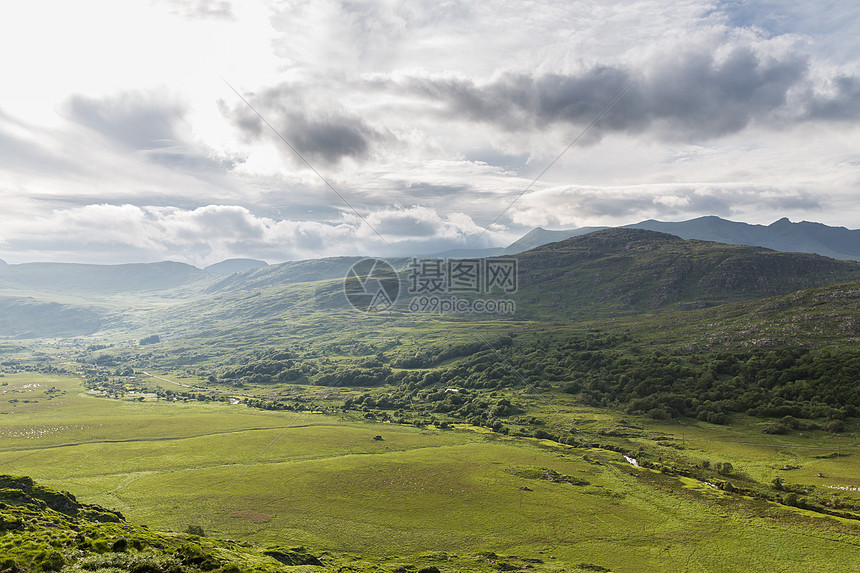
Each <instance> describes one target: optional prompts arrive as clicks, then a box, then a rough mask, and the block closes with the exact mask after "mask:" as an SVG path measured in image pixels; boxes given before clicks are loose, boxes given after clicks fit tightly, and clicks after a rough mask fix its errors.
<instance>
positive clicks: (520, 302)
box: [514, 228, 860, 319]
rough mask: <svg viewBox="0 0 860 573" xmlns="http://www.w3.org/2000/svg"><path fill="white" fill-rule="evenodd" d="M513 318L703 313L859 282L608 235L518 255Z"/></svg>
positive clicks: (756, 251)
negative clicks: (700, 310)
mask: <svg viewBox="0 0 860 573" xmlns="http://www.w3.org/2000/svg"><path fill="white" fill-rule="evenodd" d="M517 259H518V261H519V263H518V264H519V269H518V271H519V291H518V292H517V293H516V295H515V297H514V298H515V300H516V301H517V307H518V308H517V310H518V313H520V314H522V315H524V316H528V317H543V318H550V319H562V318H565V319H584V318H598V317H608V316H618V315H632V314H646V313H653V312H657V311H665V310H684V309H694V308H707V307H710V306H714V305H718V304H724V303H728V302H739V301H745V300H753V299H758V298H764V297H768V296H775V295H781V294H788V293H791V292H794V291H798V290H801V289H805V288H811V287H816V286H823V285H829V284H836V283H842V282H851V281H858V280H860V263H856V262H853V261H838V260H834V259H829V258H826V257H823V256H820V255H814V254H805V253H780V252H776V251H773V250H770V249H765V248H762V247H749V246H739V245H725V244H720V243H714V242H707V241H699V240H685V239H681V238H680V237H677V236H675V235H670V234H667V233H659V232H655V231H646V230H642V229H629V228H618V229H606V230H603V231H596V232H594V233H590V234H588V235H583V236H579V237H573V238H571V239H567V240H565V241H560V242H556V243H550V244H548V245H544V246H542V247H537V248H535V249H532V250H530V251H526V252H524V253H520V254H519V255H518V256H517Z"/></svg>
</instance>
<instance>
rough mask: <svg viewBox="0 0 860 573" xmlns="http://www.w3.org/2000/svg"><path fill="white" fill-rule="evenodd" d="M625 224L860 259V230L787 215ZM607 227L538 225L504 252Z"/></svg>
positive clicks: (687, 236) (679, 234) (683, 235)
mask: <svg viewBox="0 0 860 573" xmlns="http://www.w3.org/2000/svg"><path fill="white" fill-rule="evenodd" d="M624 227H625V228H631V229H645V230H647V231H659V232H661V233H668V234H670V235H675V236H677V237H681V238H682V239H699V240H702V241H714V242H717V243H725V244H727V245H748V246H754V247H766V248H768V249H773V250H775V251H782V252H786V253H815V254H819V255H824V256H825V257H831V258H834V259H842V260H851V261H860V230H849V229H846V228H845V227H829V226H827V225H823V224H821V223H810V222H808V221H803V222H800V223H792V222H791V221H789V220H788V219H787V218H785V217H783V218H782V219H779V220H778V221H776V222H774V223H772V224H770V225H750V224H748V223H738V222H735V221H727V220H725V219H721V218H719V217H713V216H710V217H699V218H697V219H691V220H689V221H681V222H677V223H671V222H668V223H667V222H662V221H655V220H653V219H649V220H647V221H642V222H640V223H634V224H632V225H625V226H624ZM605 228H607V227H583V228H580V229H567V230H561V231H550V230H547V229H543V228H541V227H538V228H536V229H533V230H532V231H530V232H529V233H527V234H526V235H524V236H523V237H522V238H520V239H519V240H517V241H516V242H514V243H512V244H511V245H510V246H508V247H507V248H505V249H503V250H502V252H501V254H505V255H509V254H516V253H522V252H524V251H527V250H529V249H533V248H535V247H538V246H540V245H546V244H548V243H553V242H556V241H563V240H565V239H569V238H571V237H576V236H579V235H584V234H587V233H591V232H593V231H598V230H601V229H605Z"/></svg>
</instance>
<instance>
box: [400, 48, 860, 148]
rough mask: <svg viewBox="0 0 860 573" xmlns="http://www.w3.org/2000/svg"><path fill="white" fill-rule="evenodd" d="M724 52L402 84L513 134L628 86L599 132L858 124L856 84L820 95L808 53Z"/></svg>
mask: <svg viewBox="0 0 860 573" xmlns="http://www.w3.org/2000/svg"><path fill="white" fill-rule="evenodd" d="M717 54H718V52H717V51H716V50H708V51H704V50H700V51H690V52H688V53H683V54H678V55H675V56H674V57H673V59H671V60H667V61H664V62H661V63H660V65H658V66H655V67H654V69H651V70H628V69H624V68H622V67H616V66H595V67H592V68H590V69H588V70H585V71H583V72H580V73H578V74H552V73H549V74H540V75H538V74H527V73H518V74H506V75H503V76H501V77H500V78H498V79H496V80H494V81H492V82H490V83H485V84H479V83H476V82H475V81H473V80H469V79H462V78H443V79H438V78H429V79H428V78H414V79H411V80H407V82H405V84H403V86H402V87H404V88H405V89H407V90H408V91H410V92H412V93H415V94H417V95H420V96H423V97H425V98H427V99H430V100H434V101H438V102H443V103H445V104H447V111H446V113H447V114H449V115H451V116H456V117H464V118H467V119H470V120H473V121H480V122H485V123H492V124H497V125H499V126H501V127H503V128H504V129H507V130H513V131H517V130H532V129H542V128H544V127H546V126H548V125H551V124H556V123H569V124H573V125H587V124H588V123H590V122H591V121H592V120H594V119H595V118H596V117H597V116H598V115H599V114H600V112H601V110H603V109H604V108H605V107H606V106H607V105H608V104H609V103H610V102H611V101H613V100H614V99H615V98H616V97H617V96H618V95H619V94H621V93H622V91H623V90H624V89H625V87H626V86H628V85H630V84H631V83H632V84H633V85H632V88H631V89H630V91H629V92H628V93H627V94H626V95H625V96H624V97H623V98H622V99H621V100H620V101H618V103H617V104H616V105H615V106H614V107H613V108H612V111H611V113H608V114H607V115H606V116H605V117H604V118H603V119H602V120H601V122H600V124H599V125H598V126H597V129H598V130H612V131H623V132H629V133H637V132H641V131H644V130H646V129H654V130H655V131H656V132H658V133H659V135H660V137H662V138H668V139H672V138H689V137H695V138H704V139H707V138H713V137H719V136H723V135H728V134H732V133H736V132H738V131H741V130H743V129H744V128H746V127H747V126H749V125H750V124H752V123H761V124H767V125H771V126H782V125H785V123H786V122H789V123H792V122H800V121H807V120H819V119H832V120H857V119H860V113H858V112H860V81H858V78H857V77H854V76H842V77H840V78H837V79H835V80H833V81H832V86H831V89H829V90H826V91H823V92H822V91H820V90H816V89H814V87H813V84H812V80H811V78H810V62H809V59H808V57H806V56H804V55H802V54H797V53H792V54H784V55H782V56H779V57H776V56H764V55H761V54H759V53H757V52H756V51H755V50H754V49H753V48H751V47H749V46H744V45H738V46H734V47H732V48H730V49H729V50H727V51H724V52H722V53H720V54H719V55H717ZM633 82H635V83H633ZM792 96H793V97H792Z"/></svg>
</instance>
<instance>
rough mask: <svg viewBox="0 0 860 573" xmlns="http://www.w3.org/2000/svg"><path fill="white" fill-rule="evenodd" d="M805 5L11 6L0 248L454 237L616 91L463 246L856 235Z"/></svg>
mask: <svg viewBox="0 0 860 573" xmlns="http://www.w3.org/2000/svg"><path fill="white" fill-rule="evenodd" d="M824 5H825V6H826V9H824V10H823V12H822V13H818V10H819V5H817V4H810V3H804V2H801V1H800V0H787V1H780V2H774V1H770V0H767V1H762V2H756V3H749V2H711V1H706V0H679V1H678V2H673V3H667V2H656V1H654V0H640V1H633V2H628V1H624V2H621V1H605V0H576V1H573V2H571V1H569V0H541V1H538V2H533V3H522V2H519V1H515V0H509V1H499V2H491V3H476V2H471V1H466V0H455V1H452V2H444V3H438V2H437V3H433V2H421V1H419V2H415V1H412V0H409V1H407V0H402V1H401V0H387V1H385V2H375V1H374V2H370V1H362V0H358V1H354V2H337V1H335V0H321V1H317V0H314V1H310V0H297V1H294V2H286V3H282V2H271V1H268V0H259V1H248V2H230V1H226V0H128V1H127V2H122V3H117V2H110V1H107V0H102V1H97V0H81V1H80V2H74V3H69V2H61V1H59V0H57V1H55V2H38V3H26V2H23V3H14V4H10V6H8V7H4V8H3V9H2V10H0V50H2V51H3V53H5V54H15V57H10V58H7V59H6V61H5V62H4V90H3V93H2V94H0V202H2V205H0V238H2V239H0V240H5V243H3V252H2V253H0V254H2V255H3V258H6V259H9V260H16V261H17V260H22V259H24V258H28V257H29V258H32V259H45V258H57V257H67V258H68V259H69V260H84V259H86V260H99V257H102V258H103V259H104V260H107V259H110V260H112V261H114V262H116V261H121V260H156V259H159V258H171V257H172V258H181V259H182V260H188V261H192V262H200V261H207V262H208V261H211V260H212V259H214V258H216V257H220V256H228V255H236V254H238V253H245V254H247V255H248V256H260V257H262V258H268V259H271V260H283V259H286V258H296V257H308V256H315V255H319V254H322V255H334V254H342V253H343V254H346V253H354V252H364V253H371V254H386V253H388V252H391V251H392V250H403V251H406V250H411V251H412V252H418V251H427V252H431V251H432V250H443V248H450V247H454V246H463V245H464V244H468V243H469V241H472V240H474V238H475V237H477V236H478V235H479V234H480V227H481V226H482V225H487V224H490V223H491V222H493V221H494V220H495V219H496V217H498V215H499V214H500V213H502V212H503V211H504V210H505V209H506V208H507V207H508V206H509V205H510V204H511V202H512V201H513V200H514V199H515V198H516V197H517V195H518V194H519V193H521V192H522V191H523V190H524V189H526V188H527V187H528V186H529V185H530V184H531V183H532V181H533V180H534V178H535V177H537V176H538V174H540V173H541V172H542V171H543V170H544V168H545V167H546V166H547V165H548V164H549V163H550V162H551V161H552V160H553V159H555V158H556V156H557V155H558V154H559V152H561V151H562V150H563V149H564V148H565V146H567V145H568V144H569V143H570V142H571V141H572V140H573V139H574V137H576V136H577V135H578V134H579V133H580V132H581V131H582V129H583V128H584V127H585V126H586V125H587V124H588V123H589V122H590V121H591V120H592V119H593V118H594V116H595V115H596V114H597V113H598V112H599V111H600V109H602V108H603V106H605V105H606V103H608V101H609V100H611V98H612V97H614V96H615V95H616V94H617V93H618V91H619V90H620V89H621V88H622V87H623V86H624V85H626V84H627V82H628V81H630V80H634V79H635V80H637V83H636V84H635V85H634V87H633V88H632V89H631V91H630V92H629V93H628V95H627V96H625V98H624V99H622V100H621V101H619V102H618V104H617V105H616V107H615V108H613V110H611V112H610V113H608V114H607V115H606V116H605V117H604V118H603V119H602V120H601V122H600V123H598V124H597V125H595V126H594V128H593V129H592V130H591V131H590V132H589V133H588V134H587V135H586V136H585V137H584V138H583V139H582V140H580V142H579V143H578V144H577V146H576V147H574V148H573V149H571V150H570V151H568V152H567V153H566V154H565V155H564V156H563V157H562V158H561V159H560V160H559V161H558V162H557V163H556V164H554V165H553V167H552V169H550V170H549V171H547V172H546V173H545V174H544V175H542V177H541V180H540V181H538V182H537V184H536V185H534V187H533V188H532V190H531V191H530V192H529V193H527V194H526V195H524V196H523V197H522V199H521V200H520V201H518V202H517V203H516V204H514V205H513V207H512V208H511V209H510V210H509V211H508V212H507V213H506V214H505V216H503V217H501V218H500V219H499V220H498V221H497V222H496V223H494V224H493V228H492V231H493V232H492V233H488V234H486V235H485V236H484V238H489V239H491V240H494V241H496V242H498V243H501V244H504V243H507V242H510V241H512V240H513V239H515V238H516V236H517V234H518V233H524V232H525V231H527V230H528V227H529V226H531V225H536V224H546V225H555V226H571V225H596V224H607V223H610V222H611V223H613V224H615V223H632V222H635V221H637V220H641V219H644V218H647V217H666V218H673V219H683V218H691V217H694V216H697V215H703V214H717V215H723V216H731V217H735V218H739V219H745V220H748V221H750V222H757V220H759V219H761V218H764V219H767V220H773V219H775V218H778V217H780V216H789V217H795V218H807V219H808V218H815V219H817V220H819V221H821V222H824V223H827V224H831V225H846V226H856V221H857V220H858V217H860V204H858V203H857V201H856V189H857V185H858V183H860V176H858V171H857V166H858V161H860V156H858V155H857V153H856V152H854V151H853V150H855V149H856V144H855V142H856V141H857V139H858V137H860V59H858V57H857V53H858V51H857V49H855V48H856V47H858V46H860V43H858V42H860V41H859V40H857V38H856V36H857V35H856V34H855V33H853V30H855V29H856V28H857V24H858V18H860V16H858V14H857V13H856V10H853V9H851V8H848V7H847V4H845V3H839V2H835V0H827V2H826V3H825V4H824ZM95 14H97V15H98V16H99V17H98V18H95V17H94V15H95ZM221 78H224V79H226V80H228V81H229V82H230V84H231V85H233V86H235V87H236V89H237V90H238V91H239V92H240V93H242V94H243V95H244V96H245V97H247V99H248V101H250V102H252V104H254V105H255V106H258V109H259V111H260V112H261V113H263V114H264V116H266V117H267V119H270V120H271V121H272V123H273V125H274V126H275V127H276V128H277V129H278V130H279V131H280V132H281V135H283V136H284V137H285V139H287V140H288V141H289V142H290V144H291V145H294V146H296V148H297V149H299V150H300V151H301V152H302V153H303V155H305V157H306V159H308V160H309V161H310V162H311V163H312V165H313V166H314V167H315V168H316V169H317V170H318V171H319V173H320V174H321V175H322V176H323V177H324V178H325V179H326V181H328V182H329V183H331V184H332V186H334V187H335V189H337V191H338V192H339V193H340V194H341V195H342V197H343V198H345V199H346V201H343V200H342V199H341V198H340V197H338V196H337V194H336V193H333V192H332V191H331V190H330V189H329V188H328V187H327V186H326V184H325V183H323V182H322V181H321V180H320V178H319V177H318V175H317V174H315V173H314V172H313V171H311V170H310V169H308V168H307V167H306V166H305V165H304V164H303V163H302V162H301V161H300V160H298V159H297V158H296V157H295V155H294V154H293V153H292V152H291V151H290V150H289V149H288V147H287V146H286V145H284V143H283V142H281V141H280V140H279V139H278V136H276V135H275V134H272V133H269V132H267V130H266V129H263V128H262V127H261V123H260V121H259V120H258V119H257V118H256V117H255V116H254V115H253V114H252V113H251V112H250V111H249V110H248V109H247V107H246V106H245V104H244V103H243V102H242V101H241V100H240V99H239V98H238V97H237V96H236V94H235V93H234V92H233V91H232V90H231V89H230V88H229V87H228V86H227V85H226V84H225V83H224V81H222V79H221ZM346 202H349V203H350V204H351V205H353V206H354V207H355V208H356V209H357V210H358V211H359V212H360V213H362V214H363V215H365V216H366V217H367V219H368V221H369V222H371V224H373V225H374V226H375V227H378V228H379V229H380V232H381V233H382V234H383V235H384V236H385V237H386V241H388V243H389V244H388V245H386V244H385V243H384V242H383V241H381V240H380V239H379V238H378V237H377V236H376V234H375V233H374V232H373V231H372V230H370V228H368V227H367V226H366V224H364V223H363V222H361V221H360V220H359V219H358V218H357V217H356V216H355V214H354V213H353V212H352V210H351V209H350V207H348V206H347V205H346ZM219 206H220V207H219ZM798 214H799V215H798ZM765 222H766V221H765ZM49 223H51V224H55V225H58V227H57V229H63V230H65V231H68V234H67V235H66V238H65V239H60V238H59V235H58V234H57V232H55V231H52V230H51V229H50V228H49V227H48V224H49ZM29 229H40V232H43V231H44V232H45V233H46V234H44V235H42V236H41V237H40V235H39V234H38V233H35V232H31V231H30V230H29ZM482 240H483V239H482ZM16 249H17V250H18V252H17V253H16V252H13V251H14V250H16ZM253 253H258V255H253Z"/></svg>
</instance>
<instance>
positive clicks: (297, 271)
mask: <svg viewBox="0 0 860 573" xmlns="http://www.w3.org/2000/svg"><path fill="white" fill-rule="evenodd" d="M362 258H364V257H332V258H328V259H310V260H306V261H290V262H286V263H280V264H277V265H267V266H265V267H259V268H256V269H253V270H250V271H246V272H243V273H239V274H235V275H230V276H229V277H226V278H225V279H223V280H221V281H219V282H217V283H215V284H214V285H212V286H210V287H209V288H208V289H207V292H209V293H214V292H222V291H231V290H249V289H260V288H264V287H270V286H276V285H287V284H295V283H309V282H314V281H321V280H328V279H342V278H343V277H345V276H346V273H347V272H348V271H349V268H350V267H351V266H352V265H353V264H355V263H356V262H358V261H360V260H361V259H362Z"/></svg>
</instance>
